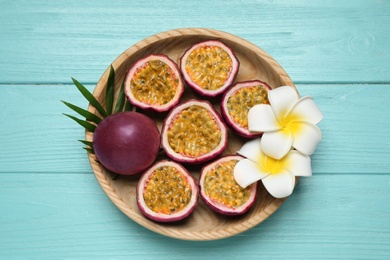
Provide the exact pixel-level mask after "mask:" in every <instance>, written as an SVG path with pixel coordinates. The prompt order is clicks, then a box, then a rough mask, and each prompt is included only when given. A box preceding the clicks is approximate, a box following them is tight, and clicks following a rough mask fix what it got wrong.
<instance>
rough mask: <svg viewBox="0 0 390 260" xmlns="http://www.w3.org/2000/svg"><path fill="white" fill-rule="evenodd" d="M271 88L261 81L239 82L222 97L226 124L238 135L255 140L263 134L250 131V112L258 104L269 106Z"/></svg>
mask: <svg viewBox="0 0 390 260" xmlns="http://www.w3.org/2000/svg"><path fill="white" fill-rule="evenodd" d="M269 90H271V87H270V86H268V84H267V83H265V82H262V81H260V80H253V81H245V82H239V83H236V84H235V85H233V86H232V87H231V88H230V89H229V90H228V91H226V92H225V94H224V95H223V97H222V100H221V114H222V116H223V119H224V120H225V122H226V124H227V125H228V126H229V127H230V128H231V129H232V130H233V131H234V132H236V133H237V134H239V135H241V136H243V137H247V138H254V137H258V136H261V135H262V133H258V132H256V133H255V132H251V131H249V129H248V112H249V110H250V109H251V108H252V107H253V106H254V105H258V104H269V100H268V91H269Z"/></svg>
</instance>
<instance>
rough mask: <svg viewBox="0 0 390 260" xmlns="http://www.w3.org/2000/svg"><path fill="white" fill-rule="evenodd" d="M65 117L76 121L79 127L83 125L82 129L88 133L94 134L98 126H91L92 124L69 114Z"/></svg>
mask: <svg viewBox="0 0 390 260" xmlns="http://www.w3.org/2000/svg"><path fill="white" fill-rule="evenodd" d="M64 115H65V116H67V117H69V118H71V119H73V120H74V121H76V122H77V123H79V125H81V126H82V127H84V128H85V129H86V130H87V131H89V132H94V131H95V129H96V126H95V125H94V124H91V123H90V122H88V121H85V120H81V119H79V118H77V117H74V116H71V115H68V114H64Z"/></svg>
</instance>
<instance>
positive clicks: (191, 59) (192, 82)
mask: <svg viewBox="0 0 390 260" xmlns="http://www.w3.org/2000/svg"><path fill="white" fill-rule="evenodd" d="M239 66H240V62H239V60H238V59H237V57H236V56H235V54H234V53H233V51H232V49H231V48H229V47H228V46H226V45H225V44H224V43H222V42H221V41H217V40H208V41H203V42H200V43H197V44H195V45H193V46H192V47H190V48H189V49H188V50H187V51H186V52H185V53H184V54H183V56H182V57H181V59H180V70H181V72H182V75H183V78H184V81H185V82H186V83H187V84H188V86H190V87H191V88H193V89H194V90H195V91H196V92H197V93H199V94H201V95H203V96H207V97H215V96H217V95H220V94H222V93H223V92H224V91H225V90H226V89H227V88H228V87H229V86H230V85H231V84H232V83H233V81H234V79H235V78H236V76H237V73H238V69H239Z"/></svg>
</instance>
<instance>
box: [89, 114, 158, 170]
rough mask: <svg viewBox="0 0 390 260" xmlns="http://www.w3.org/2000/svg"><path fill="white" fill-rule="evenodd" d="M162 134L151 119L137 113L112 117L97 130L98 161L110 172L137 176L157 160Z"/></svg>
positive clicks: (96, 153) (95, 138) (95, 145)
mask: <svg viewBox="0 0 390 260" xmlns="http://www.w3.org/2000/svg"><path fill="white" fill-rule="evenodd" d="M160 142H161V137H160V131H159V130H158V128H157V125H156V124H155V123H154V121H153V120H152V119H150V118H149V117H147V116H145V115H143V114H140V113H137V112H120V113H116V114H112V115H110V116H108V117H106V118H105V119H103V121H102V122H100V123H99V125H98V126H97V127H96V130H95V132H94V135H93V147H94V152H95V155H96V158H97V159H98V160H99V162H100V163H101V164H102V165H103V166H104V167H105V168H106V169H108V170H110V171H112V172H114V173H118V174H123V175H134V174H138V173H140V172H142V171H144V170H145V169H146V168H148V167H149V166H150V165H151V164H152V163H153V162H154V160H155V159H156V157H157V154H158V151H159V148H160Z"/></svg>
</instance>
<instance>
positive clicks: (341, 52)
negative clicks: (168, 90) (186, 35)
mask: <svg viewBox="0 0 390 260" xmlns="http://www.w3.org/2000/svg"><path fill="white" fill-rule="evenodd" d="M151 6H153V7H154V8H151ZM173 10H174V13H175V15H167V14H171V13H172V11H173ZM389 12H390V2H388V1H364V0H359V1H355V2H354V4H353V5H351V4H350V3H349V2H348V1H338V0H332V1H322V2H316V3H313V2H312V1H310V0H301V1H293V2H288V3H286V2H284V1H266V0H261V1H253V0H252V1H245V4H244V3H243V2H242V1H238V0H235V1H228V2H224V3H223V4H220V3H218V2H210V1H198V2H192V1H184V2H180V3H179V2H177V1H163V2H159V3H158V5H157V6H156V3H155V2H144V1H121V2H117V1H116V2H107V1H94V2H93V3H89V2H83V1H74V0H64V1H61V2H60V3H59V2H55V1H42V0H34V1H28V2H25V1H12V3H7V4H6V5H3V6H2V8H1V10H0V34H1V35H2V43H1V49H2V50H4V51H3V52H2V55H1V57H0V64H2V66H0V74H1V75H2V77H1V79H0V83H68V82H71V81H70V77H71V76H73V77H76V78H79V79H80V80H82V81H84V82H90V83H95V82H97V81H98V79H99V78H100V76H101V74H102V73H103V72H104V70H105V69H106V68H107V67H108V66H109V65H110V63H111V62H112V61H113V60H114V59H115V58H116V57H118V56H119V55H120V54H121V53H122V52H123V51H124V50H126V49H127V48H129V47H130V46H131V45H133V44H135V43H136V42H138V41H141V40H142V39H144V38H146V37H148V36H150V35H153V34H156V33H158V32H162V31H167V30H170V29H175V28H186V27H206V28H213V29H216V30H222V31H226V32H229V33H232V34H236V35H238V36H240V37H242V38H244V39H246V40H248V41H250V42H253V43H254V44H256V45H258V46H259V47H261V48H263V49H264V50H265V51H266V52H268V53H269V54H270V55H271V56H273V57H274V58H275V59H276V60H277V61H278V62H279V63H280V64H281V65H282V66H283V67H284V68H285V70H286V71H287V73H288V74H289V75H290V76H291V78H292V79H293V81H294V82H297V83H308V82H309V83H313V82H317V83H319V82H320V83H321V82H322V83H323V82H331V83H340V82H348V83H351V82H354V83H356V82H382V83H383V82H390V64H389V62H388V60H389V57H390V45H389V44H388V42H389V35H390V27H389V26H381V25H385V24H388V14H389Z"/></svg>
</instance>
